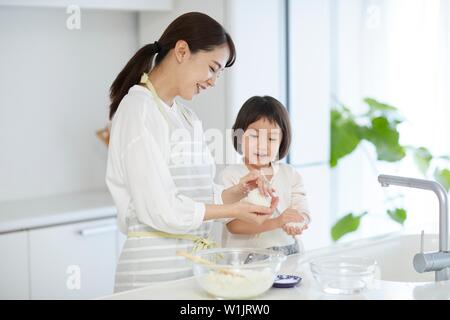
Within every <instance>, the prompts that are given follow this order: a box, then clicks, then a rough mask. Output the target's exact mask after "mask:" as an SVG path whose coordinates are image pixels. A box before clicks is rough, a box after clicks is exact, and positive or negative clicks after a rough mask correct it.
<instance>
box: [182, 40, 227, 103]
mask: <svg viewBox="0 0 450 320" xmlns="http://www.w3.org/2000/svg"><path fill="white" fill-rule="evenodd" d="M175 55H176V58H177V61H178V62H179V66H180V68H179V70H178V71H179V76H178V79H181V80H180V83H179V86H178V92H179V96H180V97H182V98H183V99H185V100H192V98H193V97H194V96H195V95H197V94H199V93H200V92H202V91H203V90H206V89H208V88H209V87H213V86H214V85H215V83H216V80H217V78H218V76H219V74H220V73H221V72H222V70H223V69H224V68H225V64H226V63H227V61H228V58H229V55H230V50H229V48H228V45H227V44H223V45H222V46H218V47H216V48H215V49H213V50H212V51H198V52H197V53H195V54H192V53H191V52H190V50H189V46H188V45H187V43H186V42H185V41H179V42H178V43H177V45H176V46H175Z"/></svg>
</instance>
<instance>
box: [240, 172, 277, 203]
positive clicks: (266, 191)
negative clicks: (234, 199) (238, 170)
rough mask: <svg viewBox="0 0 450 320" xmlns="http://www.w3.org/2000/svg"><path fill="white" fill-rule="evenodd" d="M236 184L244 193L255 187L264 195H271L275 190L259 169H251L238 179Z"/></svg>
mask: <svg viewBox="0 0 450 320" xmlns="http://www.w3.org/2000/svg"><path fill="white" fill-rule="evenodd" d="M238 186H239V188H240V190H241V191H242V192H243V193H244V194H247V193H249V192H250V191H252V190H253V189H255V188H258V189H259V192H260V193H261V195H263V196H266V197H267V196H271V197H273V196H274V192H275V190H274V189H273V188H272V187H271V186H270V184H269V183H268V181H267V179H266V178H265V177H264V176H263V175H262V174H261V172H260V171H259V170H251V171H250V172H249V173H248V174H247V175H245V176H243V177H242V178H241V179H240V180H239V185H238Z"/></svg>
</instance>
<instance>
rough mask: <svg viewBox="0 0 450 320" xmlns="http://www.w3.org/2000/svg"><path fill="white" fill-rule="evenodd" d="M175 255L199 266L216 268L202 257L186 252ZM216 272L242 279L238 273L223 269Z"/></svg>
mask: <svg viewBox="0 0 450 320" xmlns="http://www.w3.org/2000/svg"><path fill="white" fill-rule="evenodd" d="M177 255H178V256H182V257H185V258H186V259H189V260H191V261H193V262H197V263H201V264H204V265H208V266H216V264H215V263H213V262H211V261H209V260H206V259H204V258H202V257H199V256H194V255H192V254H190V253H187V252H186V251H178V252H177ZM216 271H217V272H219V273H222V274H227V275H230V276H236V277H244V276H243V275H241V274H239V273H236V272H234V271H232V270H228V269H225V268H219V269H217V270H216Z"/></svg>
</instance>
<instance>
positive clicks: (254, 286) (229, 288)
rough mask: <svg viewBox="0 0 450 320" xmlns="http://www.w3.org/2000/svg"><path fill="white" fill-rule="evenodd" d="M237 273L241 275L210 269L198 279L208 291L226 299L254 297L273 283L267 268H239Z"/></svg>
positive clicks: (270, 272)
mask: <svg viewBox="0 0 450 320" xmlns="http://www.w3.org/2000/svg"><path fill="white" fill-rule="evenodd" d="M239 274H240V275H242V276H243V277H239V276H235V275H228V274H223V273H219V272H216V271H210V272H209V273H208V274H206V275H203V276H202V277H201V279H198V280H199V283H200V284H201V286H202V287H203V289H205V290H206V291H207V292H208V293H210V294H212V295H213V296H216V297H220V298H226V299H247V298H252V297H256V296H258V295H260V294H262V293H263V292H265V291H266V290H268V289H269V288H270V287H271V286H272V285H273V281H274V274H273V272H272V271H271V270H270V269H269V268H265V269H262V270H241V271H240V272H239Z"/></svg>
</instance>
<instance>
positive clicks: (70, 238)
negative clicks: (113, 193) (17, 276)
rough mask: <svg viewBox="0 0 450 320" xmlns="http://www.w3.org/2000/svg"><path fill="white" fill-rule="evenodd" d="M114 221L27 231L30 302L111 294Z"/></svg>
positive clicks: (115, 244)
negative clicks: (28, 232)
mask: <svg viewBox="0 0 450 320" xmlns="http://www.w3.org/2000/svg"><path fill="white" fill-rule="evenodd" d="M116 248H117V227H116V222H115V219H101V220H94V221H89V222H82V223H74V224H69V225H61V226H55V227H49V228H43V229H36V230H31V231H30V278H31V298H32V299H90V298H95V297H99V296H103V295H108V294H111V293H112V292H113V286H114V271H115V268H116Z"/></svg>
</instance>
